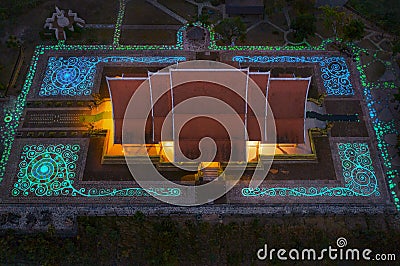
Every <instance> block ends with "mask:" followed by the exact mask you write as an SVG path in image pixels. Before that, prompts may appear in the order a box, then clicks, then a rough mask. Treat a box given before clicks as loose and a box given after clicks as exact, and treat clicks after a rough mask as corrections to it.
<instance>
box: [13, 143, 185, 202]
mask: <svg viewBox="0 0 400 266" xmlns="http://www.w3.org/2000/svg"><path fill="white" fill-rule="evenodd" d="M79 150H80V146H79V144H55V145H36V144H32V145H25V146H24V147H23V149H22V153H21V161H20V162H19V165H18V168H19V171H18V174H17V182H16V183H15V184H14V187H13V189H12V191H11V194H12V195H13V196H19V195H23V196H28V195H29V194H30V193H33V194H34V195H35V196H39V197H41V196H68V195H69V196H83V197H101V196H102V197H104V196H128V197H139V196H150V195H158V196H165V197H178V196H180V193H181V192H180V190H179V189H177V188H149V189H143V188H140V187H136V188H122V189H116V188H100V189H98V188H85V187H81V188H76V187H75V186H74V181H75V177H76V174H75V170H76V166H77V163H78V159H79V155H78V154H79Z"/></svg>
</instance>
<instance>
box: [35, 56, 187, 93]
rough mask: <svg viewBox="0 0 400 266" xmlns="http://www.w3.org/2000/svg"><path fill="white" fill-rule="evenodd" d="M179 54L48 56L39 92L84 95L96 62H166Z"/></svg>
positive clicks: (180, 58) (177, 59)
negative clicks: (150, 55)
mask: <svg viewBox="0 0 400 266" xmlns="http://www.w3.org/2000/svg"><path fill="white" fill-rule="evenodd" d="M185 60H186V58H185V57H183V56H171V57H163V56H158V57H126V56H108V57H98V56H88V57H75V56H71V57H66V58H64V57H58V58H57V57H50V58H49V60H48V62H47V69H46V73H45V77H44V78H43V81H42V85H41V87H40V90H39V95H40V96H53V97H54V96H88V95H91V94H92V89H93V83H94V78H95V75H96V66H97V64H98V63H109V62H118V63H121V62H124V63H147V64H152V63H166V64H173V63H176V62H180V61H185Z"/></svg>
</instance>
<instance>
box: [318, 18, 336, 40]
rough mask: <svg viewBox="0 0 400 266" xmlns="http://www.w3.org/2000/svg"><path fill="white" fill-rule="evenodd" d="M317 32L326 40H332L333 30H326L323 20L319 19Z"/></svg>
mask: <svg viewBox="0 0 400 266" xmlns="http://www.w3.org/2000/svg"><path fill="white" fill-rule="evenodd" d="M315 26H316V32H317V33H318V34H319V35H321V36H322V37H324V38H330V37H332V36H333V30H332V29H331V28H326V27H325V25H324V22H323V20H322V19H317V21H316V22H315Z"/></svg>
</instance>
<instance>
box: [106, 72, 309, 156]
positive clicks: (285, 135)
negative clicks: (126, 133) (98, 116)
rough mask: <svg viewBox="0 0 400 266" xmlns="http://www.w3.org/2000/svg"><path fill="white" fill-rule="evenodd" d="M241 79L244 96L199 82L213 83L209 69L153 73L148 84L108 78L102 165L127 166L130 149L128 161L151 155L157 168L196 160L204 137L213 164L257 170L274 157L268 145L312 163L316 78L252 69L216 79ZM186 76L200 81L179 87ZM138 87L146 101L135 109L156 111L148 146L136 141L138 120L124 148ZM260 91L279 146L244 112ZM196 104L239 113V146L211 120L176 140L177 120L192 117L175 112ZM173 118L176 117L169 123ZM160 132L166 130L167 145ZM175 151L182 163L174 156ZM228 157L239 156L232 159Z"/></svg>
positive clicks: (194, 122)
mask: <svg viewBox="0 0 400 266" xmlns="http://www.w3.org/2000/svg"><path fill="white" fill-rule="evenodd" d="M239 71H240V72H242V73H243V74H244V75H243V76H244V78H239V79H237V80H238V81H235V83H236V84H235V86H237V88H239V89H238V91H239V92H240V94H241V95H238V94H236V93H235V92H233V91H232V90H231V89H228V88H227V87H225V86H223V85H220V84H216V83H211V82H207V81H200V80H201V79H202V78H201V77H210V76H211V75H214V73H216V72H215V71H210V70H207V69H186V70H183V69H175V68H169V70H168V71H167V72H162V73H153V72H150V71H148V72H147V76H144V75H143V73H140V74H133V75H132V74H130V75H123V74H122V73H121V76H112V77H111V76H108V77H106V81H107V86H108V90H109V94H110V100H109V101H106V102H105V103H104V104H103V105H104V106H107V107H103V108H100V109H99V110H104V108H106V109H107V108H109V109H112V120H109V121H108V122H106V121H102V123H103V124H102V125H101V127H103V128H107V129H108V132H109V133H108V138H107V139H108V140H107V141H106V144H105V145H106V146H105V147H104V156H103V163H125V158H124V156H126V155H127V154H124V148H125V149H126V147H127V146H129V150H130V151H129V156H131V155H132V154H135V156H136V157H137V159H140V157H141V156H147V154H149V155H150V157H151V158H152V159H153V160H154V162H156V163H160V162H167V163H168V162H185V161H186V160H187V159H190V160H193V159H196V158H198V157H199V156H200V150H199V148H198V146H199V142H200V140H201V139H203V138H205V137H210V138H212V139H213V140H214V141H215V143H216V146H217V152H216V154H215V158H214V162H221V163H223V162H227V161H237V162H243V161H244V162H248V163H251V162H257V161H259V160H261V159H262V158H263V156H271V154H270V153H271V149H270V148H269V149H268V147H271V145H276V147H277V149H276V153H277V155H279V154H280V155H282V156H283V157H282V158H291V159H293V157H296V155H300V157H299V158H307V157H304V155H307V154H308V155H311V154H312V153H313V151H312V145H311V144H310V136H309V135H308V129H309V126H307V125H306V122H305V117H306V102H307V95H308V91H309V88H310V83H311V77H295V76H294V75H293V74H283V75H282V74H280V75H279V76H278V77H272V76H271V73H270V72H269V71H268V72H261V71H252V70H251V69H250V68H244V69H236V70H233V69H220V70H219V71H218V73H219V75H220V74H222V75H221V76H224V77H225V78H226V79H227V80H228V79H233V77H234V75H237V72H239ZM188 74H191V75H195V77H194V78H193V80H199V81H193V82H187V83H185V82H182V80H184V79H185V78H184V77H186V76H187V75H188ZM196 75H198V77H196ZM176 84H177V85H176ZM251 84H256V86H251ZM141 86H145V91H146V95H145V96H144V97H142V99H143V101H140V103H135V107H134V108H138V109H145V108H149V106H151V107H150V109H151V112H150V114H149V116H148V117H147V121H146V122H145V124H146V126H145V144H144V145H143V142H142V141H141V140H140V139H139V137H138V136H140V135H141V132H140V131H143V128H142V127H139V126H138V128H135V125H138V124H140V121H139V120H137V121H136V120H134V119H130V121H129V122H130V123H131V125H132V131H133V132H132V134H131V137H130V138H129V140H128V141H127V140H126V139H125V140H124V143H123V123H127V122H128V121H127V118H126V117H125V115H126V114H125V113H126V109H127V106H128V104H129V102H130V100H131V97H132V95H134V93H135V92H137V90H138V88H140V87H141ZM255 90H261V92H262V94H261V95H262V97H263V98H264V100H263V103H265V105H264V106H263V108H264V109H265V110H266V109H267V101H268V103H269V105H270V108H271V110H272V113H273V116H274V120H275V127H276V144H275V139H274V140H269V139H268V136H267V135H268V134H267V131H268V126H267V122H266V119H265V117H256V115H255V114H254V113H253V112H252V110H251V108H249V106H248V104H246V101H248V100H251V97H256V91H255ZM161 91H164V92H165V91H166V93H161ZM198 96H209V97H212V98H216V99H218V100H221V101H223V102H224V103H227V104H228V105H229V106H231V107H232V108H233V109H234V110H235V113H236V114H238V115H239V116H240V118H241V120H242V123H243V131H242V132H243V133H240V134H239V135H238V136H239V137H238V138H239V139H238V140H237V141H232V140H231V139H230V138H229V135H228V133H227V131H226V129H225V128H224V127H223V126H222V125H221V124H220V123H218V122H217V121H215V120H213V119H211V118H208V117H196V118H194V119H191V120H190V121H188V122H187V123H186V124H185V125H184V126H183V127H182V128H181V130H180V132H174V130H175V127H176V126H177V125H176V123H177V122H176V121H177V120H178V118H180V117H179V116H181V117H182V118H183V117H185V116H186V115H190V114H177V113H174V110H175V108H176V106H178V105H179V104H180V103H181V102H183V101H185V100H187V99H191V98H193V97H198ZM156 99H157V100H156ZM99 112H100V111H99ZM193 112H194V113H205V114H207V107H205V106H193ZM170 113H172V116H169V115H168V114H170ZM266 114H267V111H265V112H264V113H263V115H264V116H265V115H266ZM219 115H220V116H221V115H222V117H223V120H224V121H230V120H232V121H233V119H234V117H233V116H232V115H230V114H219ZM124 119H125V120H124ZM260 121H261V123H260ZM162 127H164V129H163V130H165V131H164V133H165V134H164V135H163V137H162V130H161V129H162ZM135 130H136V131H135ZM127 142H128V143H127ZM271 143H272V144H271ZM177 145H179V147H178V146H177ZM123 147H124V148H123ZM178 148H179V149H180V150H181V151H182V154H183V156H182V154H181V155H180V154H178V153H177V152H176V151H177V149H178ZM231 151H234V152H232V154H231ZM230 156H232V157H230ZM285 156H286V157H285Z"/></svg>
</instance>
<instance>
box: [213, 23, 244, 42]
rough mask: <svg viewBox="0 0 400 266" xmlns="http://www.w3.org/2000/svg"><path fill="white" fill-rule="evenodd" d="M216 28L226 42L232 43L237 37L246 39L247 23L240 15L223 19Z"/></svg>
mask: <svg viewBox="0 0 400 266" xmlns="http://www.w3.org/2000/svg"><path fill="white" fill-rule="evenodd" d="M214 30H215V32H216V33H218V34H219V35H221V37H222V40H223V42H224V43H225V44H232V43H234V42H235V41H236V40H237V39H239V40H241V41H244V40H245V39H246V24H244V22H243V21H242V20H241V19H240V17H234V18H226V19H223V20H222V21H221V22H220V23H218V25H216V26H215V28H214Z"/></svg>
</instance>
